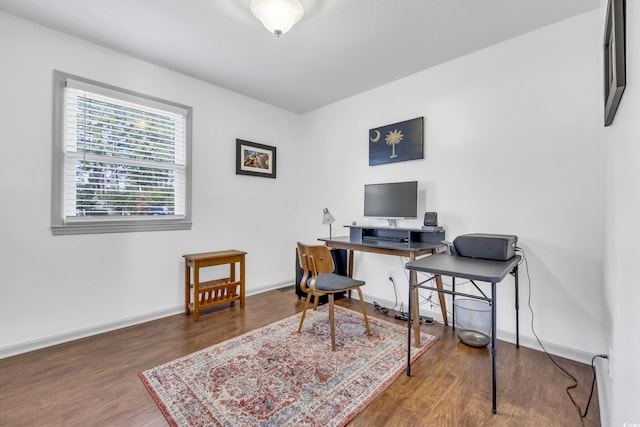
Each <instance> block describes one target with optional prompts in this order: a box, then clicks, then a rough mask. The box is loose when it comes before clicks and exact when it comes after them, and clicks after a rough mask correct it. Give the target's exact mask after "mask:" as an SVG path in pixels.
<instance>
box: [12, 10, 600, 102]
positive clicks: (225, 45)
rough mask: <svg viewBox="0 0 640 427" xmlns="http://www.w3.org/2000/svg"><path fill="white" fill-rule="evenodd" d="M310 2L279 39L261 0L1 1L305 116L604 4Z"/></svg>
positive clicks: (28, 16) (36, 19)
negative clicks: (256, 2)
mask: <svg viewBox="0 0 640 427" xmlns="http://www.w3.org/2000/svg"><path fill="white" fill-rule="evenodd" d="M300 1H301V3H302V4H303V6H304V8H305V16H304V17H303V18H302V21H300V22H299V23H298V24H297V25H296V26H294V27H293V29H292V30H291V31H290V32H289V33H287V34H285V35H283V36H282V37H280V38H276V37H275V36H274V35H272V34H270V33H269V32H267V30H266V29H265V28H264V27H263V26H262V24H260V23H259V22H258V21H257V20H256V19H255V18H254V17H253V15H252V14H251V11H250V9H249V4H250V2H251V0H0V11H4V12H6V13H9V14H13V15H16V16H19V17H22V18H24V19H27V20H30V21H34V22H36V23H39V24H42V25H46V26H48V27H52V28H55V29H57V30H60V31H63V32H65V33H68V34H71V35H74V36H77V37H80V38H83V39H86V40H89V41H92V42H95V43H97V44H100V45H104V46H106V47H109V48H112V49H115V50H117V51H120V52H124V53H126V54H129V55H133V56H136V57H139V58H142V59H144V60H147V61H149V62H152V63H155V64H158V65H161V66H164V67H167V68H170V69H172V70H175V71H178V72H181V73H184V74H187V75H190V76H193V77H196V78H198V79H201V80H204V81H207V82H210V83H213V84H215V85H217V86H221V87H224V88H227V89H229V90H232V91H234V92H237V93H240V94H244V95H246V96H249V97H252V98H255V99H258V100H261V101H264V102H266V103H269V104H272V105H275V106H278V107H281V108H283V109H286V110H290V111H292V112H295V113H305V112H307V111H310V110H313V109H315V108H318V107H321V106H323V105H327V104H330V103H332V102H335V101H338V100H341V99H344V98H347V97H349V96H352V95H355V94H357V93H360V92H364V91H366V90H369V89H372V88H375V87H377V86H380V85H382V84H385V83H388V82H391V81H393V80H396V79H399V78H401V77H405V76H408V75H411V74H414V73H416V72H419V71H422V70H424V69H427V68H429V67H432V66H434V65H437V64H440V63H443V62H445V61H448V60H451V59H453V58H456V57H459V56H462V55H465V54H468V53H470V52H473V51H476V50H478V49H482V48H485V47H487V46H491V45H493V44H496V43H500V42H501V41H504V40H507V39H510V38H512V37H515V36H518V35H520V34H524V33H527V32H529V31H532V30H535V29H538V28H541V27H544V26H547V25H550V24H552V23H555V22H558V21H561V20H563V19H566V18H569V17H571V16H574V15H577V14H580V13H584V12H587V11H589V10H592V9H595V8H597V7H598V6H599V1H600V0H300Z"/></svg>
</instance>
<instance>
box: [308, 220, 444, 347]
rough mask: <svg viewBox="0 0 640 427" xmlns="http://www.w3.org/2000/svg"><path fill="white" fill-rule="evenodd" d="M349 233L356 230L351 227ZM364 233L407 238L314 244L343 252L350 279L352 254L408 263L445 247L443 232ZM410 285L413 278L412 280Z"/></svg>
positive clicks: (344, 238)
mask: <svg viewBox="0 0 640 427" xmlns="http://www.w3.org/2000/svg"><path fill="white" fill-rule="evenodd" d="M350 228H351V229H352V230H353V229H355V228H356V227H351V226H350ZM365 230H375V231H376V232H379V233H381V234H382V233H394V234H393V235H392V236H395V235H404V233H407V234H406V235H407V236H409V237H408V239H407V240H406V241H398V240H393V239H385V238H381V237H379V236H366V235H365V236H362V235H360V236H354V235H353V233H351V234H352V235H351V236H341V237H333V238H326V237H325V238H320V239H318V240H320V241H323V242H325V244H326V245H327V246H329V247H330V248H336V249H346V250H347V251H348V254H349V257H348V266H347V274H348V276H349V277H353V251H361V252H371V253H376V254H384V255H395V256H403V257H407V258H409V260H410V261H415V260H416V259H417V258H418V257H419V256H424V255H430V254H435V253H437V252H438V250H439V249H443V248H445V247H446V246H445V245H444V244H443V243H442V240H444V232H439V233H434V232H427V231H422V230H413V229H387V228H365ZM411 276H416V277H417V273H416V272H412V274H411ZM412 279H413V280H414V282H415V281H416V278H415V277H412ZM436 286H437V289H438V290H443V289H442V280H441V279H440V276H437V277H436ZM438 297H439V298H440V308H441V310H442V317H443V321H444V324H445V325H448V324H449V321H448V319H447V307H446V303H445V300H444V295H443V294H442V293H438ZM417 336H418V341H416V345H417V346H419V345H420V341H419V339H420V338H419V337H420V334H418V335H417Z"/></svg>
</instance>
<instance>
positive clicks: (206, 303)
mask: <svg viewBox="0 0 640 427" xmlns="http://www.w3.org/2000/svg"><path fill="white" fill-rule="evenodd" d="M246 254H247V253H246V252H242V251H236V250H234V249H232V250H228V251H217V252H204V253H199V254H189V255H183V257H184V263H185V265H184V288H185V305H184V314H185V315H189V314H191V311H192V310H193V321H194V322H195V321H197V320H198V319H199V318H200V310H202V309H204V308H208V307H213V306H216V305H219V304H225V303H231V304H234V303H235V301H237V300H240V308H244V257H245V255H246ZM236 263H239V264H240V280H236ZM224 264H229V277H224V278H222V279H216V280H209V281H206V282H200V269H201V268H204V267H213V266H216V265H224ZM191 269H193V283H191ZM238 287H239V288H240V290H239V291H238ZM191 289H193V302H192V301H191V295H192V292H191Z"/></svg>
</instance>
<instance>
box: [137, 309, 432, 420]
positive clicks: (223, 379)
mask: <svg viewBox="0 0 640 427" xmlns="http://www.w3.org/2000/svg"><path fill="white" fill-rule="evenodd" d="M335 310H336V311H335V321H336V352H331V337H330V335H329V321H328V314H327V306H326V305H323V306H321V307H319V308H318V310H317V311H309V312H307V318H306V319H305V323H304V326H303V329H302V332H301V333H298V332H297V329H298V322H299V321H300V314H297V315H294V316H291V317H288V318H286V319H283V320H281V321H279V322H276V323H273V324H271V325H268V326H265V327H263V328H260V329H257V330H255V331H252V332H249V333H247V334H244V335H241V336H239V337H236V338H233V339H231V340H228V341H224V342H222V343H220V344H216V345H214V346H211V347H208V348H205V349H204V350H201V351H198V352H196V353H193V354H190V355H188V356H185V357H182V358H180V359H176V360H174V361H172V362H169V363H166V364H164V365H160V366H157V367H155V368H153V369H149V370H147V371H144V372H141V373H140V374H139V375H140V378H141V379H142V381H143V382H144V385H145V386H146V387H147V389H148V390H149V393H151V395H152V396H153V398H154V399H155V401H156V403H157V404H158V406H159V407H160V409H161V410H162V412H163V414H164V416H165V417H166V419H167V421H168V422H169V424H171V425H172V426H254V425H259V426H294V425H295V426H343V425H345V424H347V423H348V422H349V421H350V420H351V419H353V417H355V415H357V414H358V412H360V411H361V410H362V409H363V408H364V407H365V406H367V405H368V404H369V403H370V402H371V401H372V400H373V399H374V398H375V397H376V396H378V395H379V394H380V393H381V392H382V391H383V390H384V389H385V388H386V387H387V386H389V384H391V382H393V380H395V379H396V378H397V377H398V375H400V374H401V373H402V372H404V370H405V368H406V363H407V327H406V325H402V324H395V323H392V322H388V321H385V320H380V319H376V318H371V317H370V318H369V322H370V325H371V332H372V334H373V335H372V336H367V334H366V332H365V328H364V321H363V318H362V313H359V312H355V311H352V310H348V309H345V308H342V307H336V308H335ZM436 340H437V338H436V337H434V336H431V335H428V334H426V333H422V347H421V348H419V349H416V348H415V347H413V346H412V360H415V359H417V358H418V357H419V356H420V355H422V354H423V353H424V352H426V351H427V350H428V349H429V347H431V346H432V345H433V344H434V343H435V342H436Z"/></svg>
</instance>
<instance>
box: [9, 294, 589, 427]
mask: <svg viewBox="0 0 640 427" xmlns="http://www.w3.org/2000/svg"><path fill="white" fill-rule="evenodd" d="M336 303H337V304H339V305H342V306H345V307H351V306H353V308H354V309H356V310H357V309H358V307H357V306H356V305H355V304H357V300H349V299H342V300H339V301H337V302H336ZM302 307H303V301H300V300H298V299H297V298H296V296H295V294H294V292H293V290H290V291H286V292H281V291H277V290H276V291H270V292H265V293H263V294H260V295H255V296H251V297H248V298H247V302H246V308H245V309H244V310H241V309H240V308H239V307H238V304H236V306H235V307H227V306H223V307H217V308H214V309H211V310H208V311H207V312H205V313H206V314H203V315H201V316H200V320H199V321H198V322H192V321H191V319H190V318H188V317H186V316H183V315H176V316H171V317H167V318H164V319H160V320H156V321H153V322H148V323H145V324H142V325H137V326H132V327H129V328H125V329H121V330H117V331H113V332H109V333H105V334H102V335H98V336H95V337H90V338H85V339H82V340H78V341H74V342H70V343H66V344H61V345H58V346H54V347H50V348H46V349H43V350H38V351H34V352H31V353H27V354H23V355H19V356H14V357H10V358H6V359H2V360H0V396H1V397H0V425H2V426H166V425H167V422H166V421H165V419H164V417H163V415H162V413H161V412H160V410H158V407H157V406H156V404H155V402H154V401H153V399H152V398H151V396H150V395H149V393H148V392H147V390H146V389H145V388H144V386H143V385H142V382H141V381H140V379H139V378H138V376H137V374H138V372H140V371H143V370H145V369H148V368H151V367H153V366H155V365H158V364H161V363H164V362H167V361H170V360H172V359H175V358H177V357H180V356H183V355H186V354H188V353H191V352H194V351H197V350H200V349H202V348H204V347H207V346H209V345H212V344H215V343H218V342H221V341H224V340H226V339H228V338H231V337H234V336H237V335H240V334H242V333H244V332H247V331H250V330H253V329H256V328H259V327H261V326H264V325H267V324H269V323H272V322H274V321H276V320H279V319H282V318H284V317H287V316H290V315H293V314H295V313H298V312H300V311H301V310H302ZM368 310H369V313H370V315H371V316H376V317H385V316H384V315H383V314H381V313H379V312H376V311H375V310H374V309H373V307H372V306H368ZM388 319H389V321H394V322H401V321H398V320H395V319H392V318H391V317H389V318H388ZM401 323H402V322H401ZM422 328H423V329H425V330H426V331H427V332H428V333H431V334H432V335H435V336H437V337H438V338H439V341H438V342H437V343H436V344H435V345H434V346H433V347H432V348H431V349H430V350H429V351H427V352H426V353H425V354H424V355H423V356H422V357H420V358H419V359H418V360H417V361H416V362H415V363H414V364H413V365H412V371H411V377H407V376H406V375H404V374H403V375H401V376H400V377H399V378H398V379H397V380H396V381H395V382H394V383H393V384H391V385H390V386H389V387H388V388H387V389H386V390H385V391H384V392H383V393H382V394H381V395H380V396H379V397H378V398H376V399H375V400H374V401H373V402H372V403H371V404H370V405H369V406H367V407H366V408H365V409H364V410H363V411H362V412H361V413H360V414H359V415H358V416H357V417H356V418H355V419H354V420H353V421H352V422H351V423H350V424H349V426H454V425H455V426H458V425H459V426H537V427H539V426H582V425H583V421H584V425H585V426H599V425H600V422H599V420H600V415H599V412H598V401H597V392H595V393H594V397H593V400H592V402H591V406H590V408H589V413H588V416H587V417H586V418H585V419H584V420H582V419H581V417H580V416H579V415H578V412H577V409H576V408H575V407H574V406H573V404H572V403H571V401H570V399H569V397H568V396H567V394H566V392H565V389H566V388H567V387H568V386H570V385H571V384H573V381H572V380H571V379H570V378H568V377H567V376H566V375H565V374H563V373H562V372H561V371H560V370H559V369H558V368H556V367H555V366H554V365H553V364H552V363H551V361H550V360H549V359H548V357H547V356H546V355H545V354H544V353H541V352H538V351H534V350H530V349H527V348H524V347H521V348H520V349H516V348H515V346H514V345H513V344H511V343H507V342H502V341H500V342H499V344H498V356H497V357H498V362H497V365H498V414H496V415H493V414H492V413H491V356H490V353H489V350H488V348H484V349H474V348H470V347H467V346H465V345H463V344H461V343H459V341H458V339H457V338H456V337H455V333H454V332H453V331H452V330H451V328H449V327H444V326H442V325H422ZM557 360H558V362H559V363H560V364H561V365H562V366H563V367H564V368H565V369H566V370H568V371H569V372H570V373H572V374H573V375H574V376H575V377H576V378H577V380H578V387H577V388H576V389H574V390H572V391H571V392H572V395H573V396H574V398H575V400H576V401H577V402H578V403H579V404H580V405H581V407H582V410H583V411H584V407H585V406H586V402H587V398H588V396H589V392H590V388H591V380H592V371H591V367H590V366H588V365H584V364H581V363H577V362H573V361H570V360H566V359H561V358H557Z"/></svg>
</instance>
